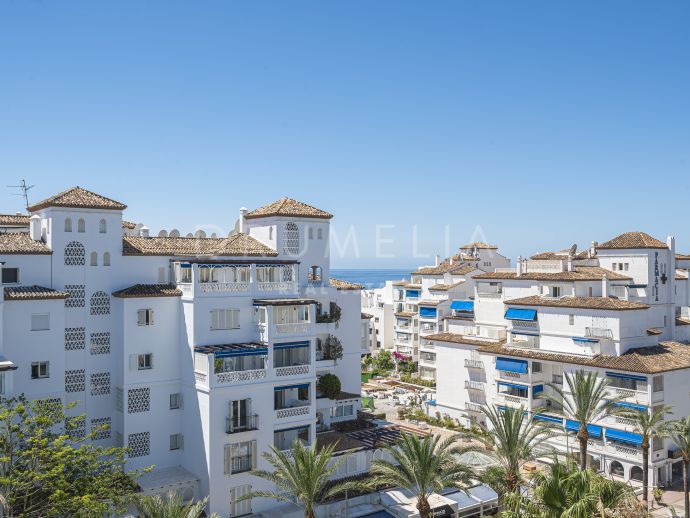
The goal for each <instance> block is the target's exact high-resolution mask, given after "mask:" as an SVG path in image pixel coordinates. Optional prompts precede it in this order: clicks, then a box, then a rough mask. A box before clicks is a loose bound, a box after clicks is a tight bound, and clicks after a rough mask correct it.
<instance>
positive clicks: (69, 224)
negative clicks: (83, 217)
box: [65, 218, 72, 232]
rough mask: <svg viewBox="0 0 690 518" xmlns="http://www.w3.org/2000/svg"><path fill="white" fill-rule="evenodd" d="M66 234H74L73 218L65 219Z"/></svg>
mask: <svg viewBox="0 0 690 518" xmlns="http://www.w3.org/2000/svg"><path fill="white" fill-rule="evenodd" d="M65 232H72V218H65Z"/></svg>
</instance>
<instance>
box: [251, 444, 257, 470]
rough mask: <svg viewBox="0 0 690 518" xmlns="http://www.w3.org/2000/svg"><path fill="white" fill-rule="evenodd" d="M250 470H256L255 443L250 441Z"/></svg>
mask: <svg viewBox="0 0 690 518" xmlns="http://www.w3.org/2000/svg"><path fill="white" fill-rule="evenodd" d="M252 469H256V441H252Z"/></svg>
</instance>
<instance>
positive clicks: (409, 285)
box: [393, 281, 422, 290]
mask: <svg viewBox="0 0 690 518" xmlns="http://www.w3.org/2000/svg"><path fill="white" fill-rule="evenodd" d="M393 286H402V287H404V288H416V289H420V290H421V289H422V285H421V284H412V283H411V282H409V281H396V282H394V283H393Z"/></svg>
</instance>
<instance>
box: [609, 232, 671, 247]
mask: <svg viewBox="0 0 690 518" xmlns="http://www.w3.org/2000/svg"><path fill="white" fill-rule="evenodd" d="M596 248H599V249H603V250H606V249H617V248H623V249H624V248H668V246H667V245H666V243H664V242H663V241H659V240H658V239H656V238H654V237H652V236H650V235H649V234H645V233H644V232H626V233H624V234H621V235H620V236H616V237H614V238H613V239H610V240H609V241H606V242H605V243H602V244H600V245H597V246H596Z"/></svg>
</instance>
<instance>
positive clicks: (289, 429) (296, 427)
mask: <svg viewBox="0 0 690 518" xmlns="http://www.w3.org/2000/svg"><path fill="white" fill-rule="evenodd" d="M305 428H306V429H309V425H306V426H305V425H300V426H293V427H291V428H283V429H281V430H274V431H273V433H274V434H277V433H282V432H292V431H293V430H304V429H305Z"/></svg>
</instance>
